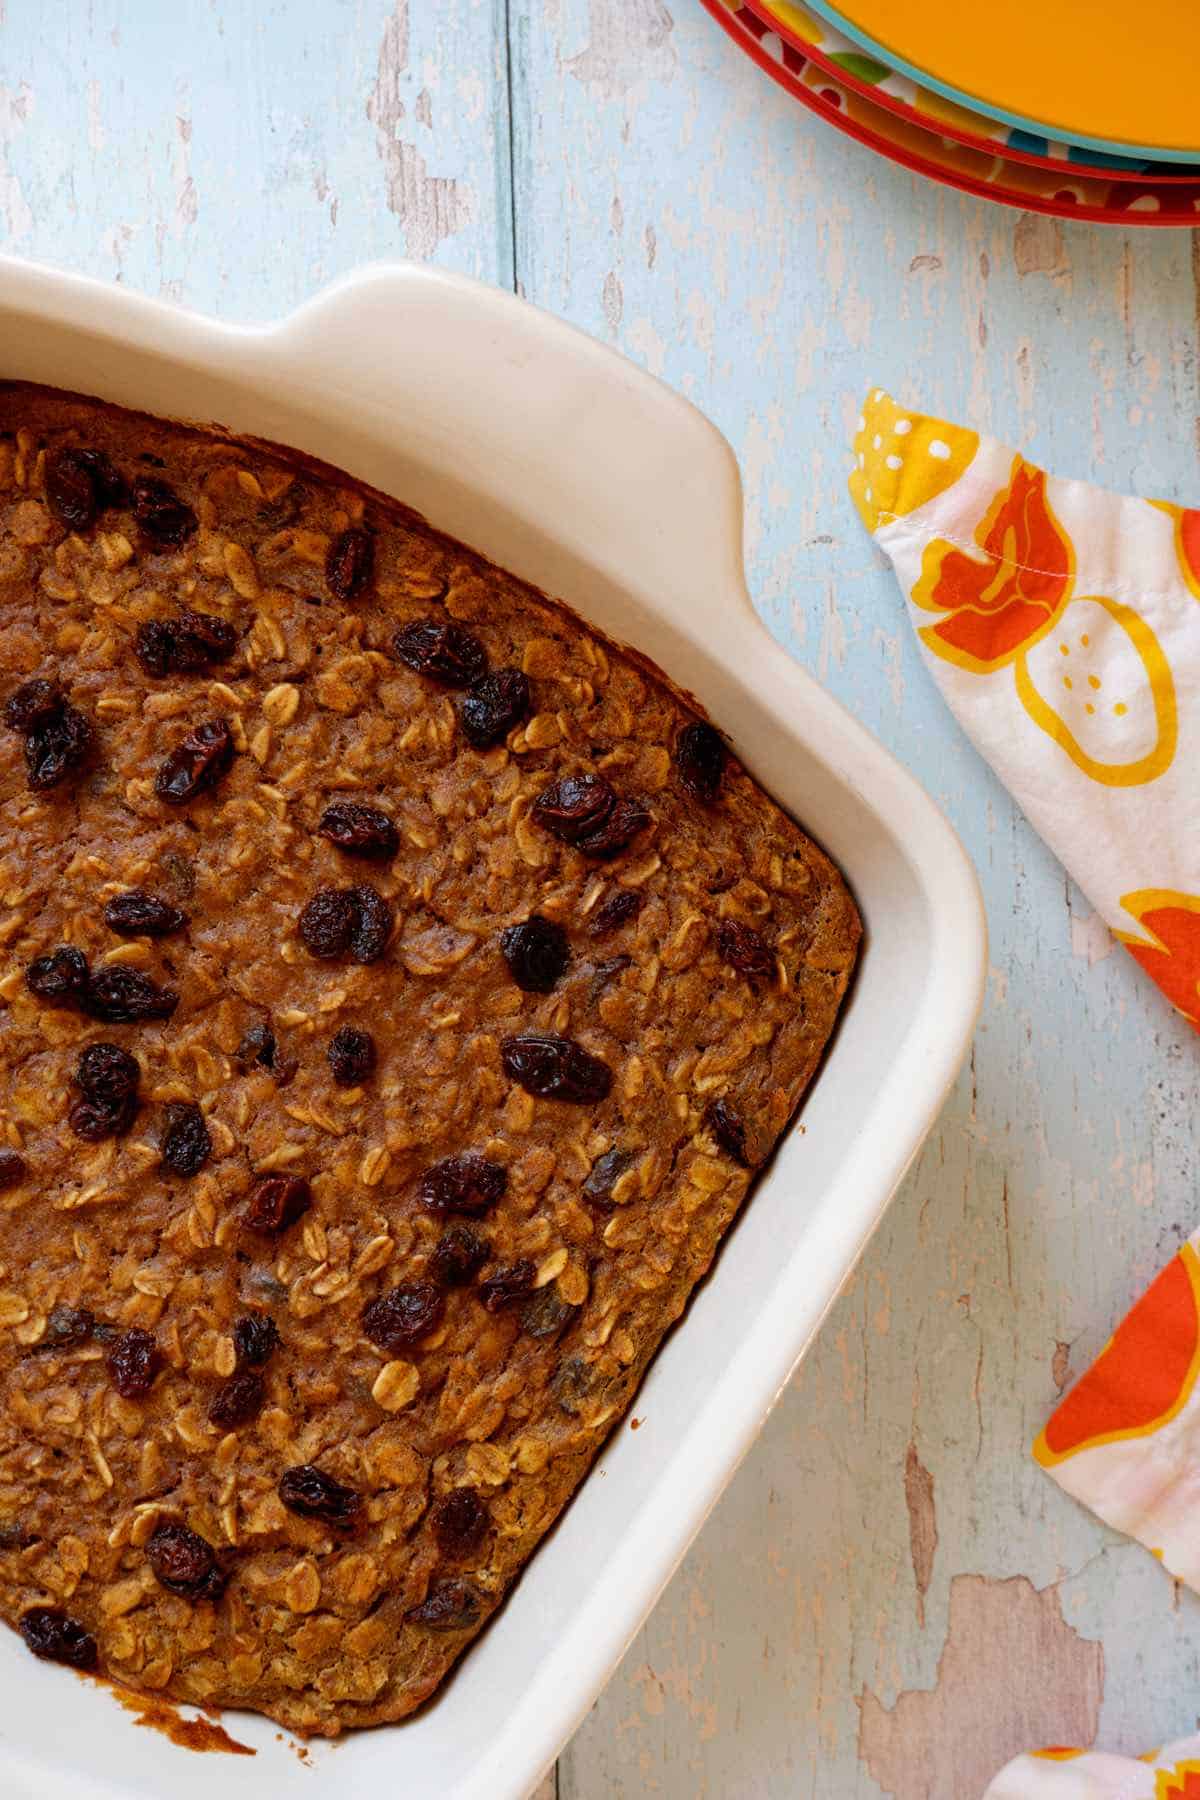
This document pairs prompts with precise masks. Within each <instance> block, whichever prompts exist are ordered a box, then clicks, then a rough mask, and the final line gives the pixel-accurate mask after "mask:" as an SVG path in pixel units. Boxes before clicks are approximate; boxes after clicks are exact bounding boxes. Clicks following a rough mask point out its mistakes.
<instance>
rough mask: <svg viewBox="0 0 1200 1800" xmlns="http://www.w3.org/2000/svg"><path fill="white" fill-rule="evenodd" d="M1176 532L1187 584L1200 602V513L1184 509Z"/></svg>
mask: <svg viewBox="0 0 1200 1800" xmlns="http://www.w3.org/2000/svg"><path fill="white" fill-rule="evenodd" d="M1175 531H1176V542H1177V544H1178V546H1179V560H1180V562H1181V563H1182V564H1183V572H1184V575H1185V577H1186V578H1187V584H1188V586H1189V587H1190V588H1191V590H1192V592H1193V594H1195V596H1196V598H1197V599H1198V600H1200V512H1196V511H1194V510H1192V509H1190V508H1188V507H1186V506H1185V507H1183V508H1182V509H1181V511H1180V514H1179V519H1178V522H1177V524H1176V527H1175Z"/></svg>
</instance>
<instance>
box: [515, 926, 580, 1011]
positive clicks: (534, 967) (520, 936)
mask: <svg viewBox="0 0 1200 1800" xmlns="http://www.w3.org/2000/svg"><path fill="white" fill-rule="evenodd" d="M500 948H501V950H502V951H503V953H504V960H505V962H506V963H507V964H508V972H509V974H510V975H511V976H512V978H513V980H514V981H515V982H516V984H517V986H518V987H519V988H520V989H521V990H522V991H523V992H524V993H526V994H549V993H551V992H552V991H553V988H554V984H555V983H556V982H557V980H558V978H559V976H560V975H561V974H562V972H563V970H564V969H565V968H566V966H567V964H568V962H570V960H571V952H570V949H569V948H568V945H567V934H566V932H565V931H564V930H563V928H562V926H561V925H556V924H554V922H553V920H551V919H543V918H542V916H541V914H540V913H534V914H533V915H532V916H531V917H530V918H528V919H526V920H525V922H524V923H523V924H521V925H510V926H509V927H508V929H507V931H502V932H501V933H500Z"/></svg>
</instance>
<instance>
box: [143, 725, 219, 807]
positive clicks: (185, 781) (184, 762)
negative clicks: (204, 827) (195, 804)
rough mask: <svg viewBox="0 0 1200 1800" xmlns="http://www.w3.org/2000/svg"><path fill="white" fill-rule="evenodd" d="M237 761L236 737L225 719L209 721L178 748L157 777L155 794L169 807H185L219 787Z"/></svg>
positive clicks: (191, 733)
mask: <svg viewBox="0 0 1200 1800" xmlns="http://www.w3.org/2000/svg"><path fill="white" fill-rule="evenodd" d="M232 761H233V737H232V735H231V733H230V730H229V725H228V723H227V721H226V720H224V719H205V721H204V723H203V724H201V725H197V727H196V729H195V731H190V732H189V733H188V735H187V736H186V737H185V738H184V739H183V740H182V742H181V743H179V744H177V745H176V746H175V748H174V750H172V751H171V753H170V755H169V756H167V757H166V758H165V760H164V761H163V762H162V764H161V765H160V767H159V771H158V774H157V775H156V776H155V777H154V791H155V793H156V794H157V795H158V797H159V799H160V800H165V801H166V803H167V805H168V806H185V805H186V804H187V802H188V801H189V800H194V799H195V798H196V795H197V794H202V793H203V792H204V791H205V789H207V788H210V787H213V786H215V784H216V782H217V781H218V780H219V779H220V777H221V776H222V775H223V774H224V773H225V771H226V769H227V768H228V767H229V765H230V763H231V762H232Z"/></svg>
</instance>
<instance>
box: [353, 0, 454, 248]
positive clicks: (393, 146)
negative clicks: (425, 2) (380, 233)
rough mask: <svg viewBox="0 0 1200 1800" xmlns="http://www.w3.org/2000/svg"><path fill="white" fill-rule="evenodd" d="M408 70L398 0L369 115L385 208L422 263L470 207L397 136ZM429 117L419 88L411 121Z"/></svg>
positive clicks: (403, 14)
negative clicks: (381, 169)
mask: <svg viewBox="0 0 1200 1800" xmlns="http://www.w3.org/2000/svg"><path fill="white" fill-rule="evenodd" d="M407 73H408V0H397V3H396V10H395V12H394V13H393V14H392V16H391V18H390V19H389V20H388V21H387V24H386V25H385V27H384V31H383V40H382V42H381V44H380V46H379V66H378V70H377V73H376V77H375V86H374V89H373V90H372V93H371V96H370V99H369V100H368V101H367V117H368V118H369V119H370V120H371V121H372V122H373V124H374V126H375V129H376V132H377V134H378V140H379V146H378V147H379V154H380V156H381V157H382V159H383V163H384V166H385V168H386V170H387V203H388V208H389V210H390V211H391V212H394V213H395V215H396V217H397V218H398V219H399V221H400V223H401V224H402V225H403V227H404V246H405V250H406V251H407V253H408V255H409V256H415V257H417V258H418V259H419V260H420V261H426V260H427V259H428V258H429V257H431V256H432V255H433V253H434V251H435V250H436V249H437V247H438V245H439V244H440V243H441V241H442V239H443V238H447V237H453V236H454V234H455V233H456V232H459V231H462V230H463V229H464V228H465V227H466V226H467V225H468V224H469V223H470V219H471V207H470V199H469V193H468V190H467V189H465V188H464V187H461V186H460V184H459V182H458V181H457V180H456V179H454V178H452V177H449V176H444V175H436V176H435V175H430V173H429V169H428V165H427V163H426V160H425V157H424V156H423V155H422V153H421V151H420V150H419V149H418V148H417V146H416V144H415V143H414V142H413V141H412V140H411V139H410V138H407V137H404V136H402V135H401V128H402V126H403V125H404V122H405V119H406V118H407V107H406V104H405V101H404V98H403V92H404V85H405V84H404V79H403V78H404V77H405V76H406V75H407ZM431 116H432V111H431V102H430V96H429V92H428V90H427V89H422V90H421V93H420V94H418V96H417V99H416V102H415V103H414V108H413V117H414V123H415V124H422V123H428V121H429V120H430V118H431Z"/></svg>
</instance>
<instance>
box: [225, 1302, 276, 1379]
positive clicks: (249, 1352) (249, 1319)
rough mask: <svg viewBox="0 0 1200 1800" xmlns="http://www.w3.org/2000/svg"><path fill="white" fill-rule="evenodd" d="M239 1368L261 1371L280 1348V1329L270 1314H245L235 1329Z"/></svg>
mask: <svg viewBox="0 0 1200 1800" xmlns="http://www.w3.org/2000/svg"><path fill="white" fill-rule="evenodd" d="M233 1347H234V1350H235V1352H236V1353H237V1360H238V1365H239V1367H243V1368H247V1369H261V1368H264V1367H265V1365H266V1364H267V1363H269V1362H270V1360H271V1358H272V1357H273V1356H274V1354H275V1352H276V1350H278V1348H279V1328H278V1326H277V1325H276V1323H275V1321H274V1319H273V1318H272V1317H271V1315H270V1313H244V1314H243V1315H242V1317H241V1318H240V1319H239V1320H238V1321H237V1323H236V1325H235V1326H234V1328H233Z"/></svg>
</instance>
